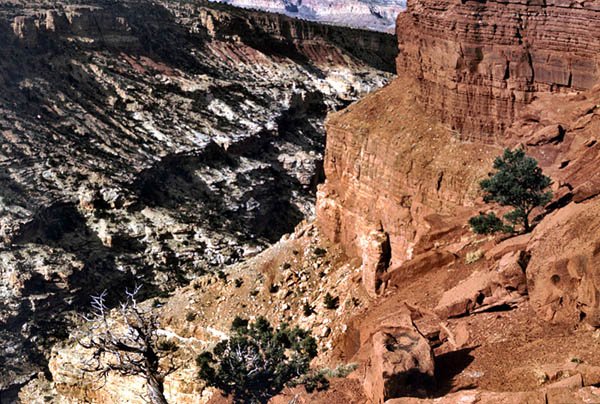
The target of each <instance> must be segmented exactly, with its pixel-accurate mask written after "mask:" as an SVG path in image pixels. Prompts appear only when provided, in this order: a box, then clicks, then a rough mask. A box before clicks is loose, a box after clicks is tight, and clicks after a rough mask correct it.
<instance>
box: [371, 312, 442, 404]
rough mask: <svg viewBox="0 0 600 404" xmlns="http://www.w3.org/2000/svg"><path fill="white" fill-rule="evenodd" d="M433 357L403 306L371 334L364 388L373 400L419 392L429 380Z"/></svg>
mask: <svg viewBox="0 0 600 404" xmlns="http://www.w3.org/2000/svg"><path fill="white" fill-rule="evenodd" d="M433 377H434V357H433V352H432V350H431V347H430V346H429V343H428V341H427V339H426V338H425V337H424V336H423V335H422V334H421V333H420V332H419V330H417V328H416V327H415V325H414V324H413V321H412V318H411V311H410V309H409V308H408V307H407V306H403V307H402V309H401V310H400V311H399V312H398V313H396V315H395V316H393V317H389V318H387V319H386V320H384V321H383V322H382V323H381V327H380V328H379V329H378V330H377V331H376V332H375V333H374V334H373V335H372V337H371V341H370V353H369V358H368V360H367V362H366V364H365V379H364V388H365V392H366V394H367V396H368V397H369V398H370V399H371V400H372V402H373V403H383V402H384V401H386V400H388V399H390V398H394V397H402V396H415V395H423V394H424V392H425V389H427V388H428V387H430V385H431V384H432V383H433Z"/></svg>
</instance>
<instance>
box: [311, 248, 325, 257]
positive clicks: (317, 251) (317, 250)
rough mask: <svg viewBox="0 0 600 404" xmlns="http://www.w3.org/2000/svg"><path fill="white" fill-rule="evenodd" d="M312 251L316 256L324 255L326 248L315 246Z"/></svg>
mask: <svg viewBox="0 0 600 404" xmlns="http://www.w3.org/2000/svg"><path fill="white" fill-rule="evenodd" d="M313 252H314V254H315V255H316V256H317V257H324V256H325V254H327V250H326V249H324V248H321V247H317V248H315V249H314V251H313Z"/></svg>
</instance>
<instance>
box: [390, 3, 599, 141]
mask: <svg viewBox="0 0 600 404" xmlns="http://www.w3.org/2000/svg"><path fill="white" fill-rule="evenodd" d="M397 33H398V38H399V41H400V51H401V52H400V56H399V57H398V61H397V65H398V74H399V75H401V76H410V77H412V78H415V79H417V82H418V87H419V89H420V91H421V94H420V100H421V101H422V102H423V103H424V104H426V105H427V106H428V109H429V110H430V111H432V112H434V113H435V115H437V116H438V117H439V118H440V119H441V120H442V121H443V122H445V123H447V124H448V125H449V126H450V127H451V128H452V129H454V130H457V131H458V132H460V133H461V135H462V137H463V138H473V139H477V140H480V141H484V142H486V143H497V142H498V141H499V138H502V135H503V133H504V130H505V129H506V128H507V126H509V125H510V123H511V122H512V121H513V119H514V118H515V116H516V115H517V114H518V113H519V111H520V109H522V108H523V106H524V105H526V104H528V103H529V102H530V101H531V100H532V99H533V98H534V97H535V96H536V95H537V94H539V93H546V92H565V91H573V90H583V89H589V88H591V87H592V86H593V85H594V83H596V80H597V78H598V75H599V74H600V71H599V65H598V64H599V62H600V59H599V56H598V55H599V51H600V2H598V1H586V2H576V1H562V0H549V1H519V0H508V1H453V0H441V1H427V0H416V1H411V2H409V7H408V11H407V12H406V13H402V14H401V15H400V16H399V18H398V24H397Z"/></svg>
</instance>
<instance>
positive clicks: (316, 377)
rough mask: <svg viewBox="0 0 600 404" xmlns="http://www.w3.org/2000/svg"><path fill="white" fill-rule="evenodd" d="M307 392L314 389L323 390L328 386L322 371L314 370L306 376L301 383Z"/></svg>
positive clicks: (311, 391)
mask: <svg viewBox="0 0 600 404" xmlns="http://www.w3.org/2000/svg"><path fill="white" fill-rule="evenodd" d="M301 384H303V385H304V388H305V389H306V391H307V392H308V393H313V392H314V391H315V390H316V391H324V390H327V389H328V388H329V380H328V379H327V377H325V375H324V374H323V373H322V372H315V373H312V374H310V375H308V376H306V377H305V378H304V379H303V380H302V383H301Z"/></svg>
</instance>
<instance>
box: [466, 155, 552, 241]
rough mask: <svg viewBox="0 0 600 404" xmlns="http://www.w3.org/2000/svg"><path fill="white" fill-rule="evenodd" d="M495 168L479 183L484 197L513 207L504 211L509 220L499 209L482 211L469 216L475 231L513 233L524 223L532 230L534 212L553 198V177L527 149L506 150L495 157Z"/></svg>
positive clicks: (480, 232) (481, 232)
mask: <svg viewBox="0 0 600 404" xmlns="http://www.w3.org/2000/svg"><path fill="white" fill-rule="evenodd" d="M494 169H495V170H496V172H494V173H492V174H490V175H489V178H486V179H485V180H483V181H481V182H480V183H479V185H480V186H481V189H482V190H483V191H484V196H483V200H484V201H485V202H486V203H490V202H496V203H498V204H500V205H501V206H511V207H513V208H514V209H513V210H511V211H510V212H508V213H507V214H506V215H504V219H505V220H507V221H508V223H509V224H505V223H504V222H503V221H502V219H500V218H499V217H497V216H496V214H495V213H488V214H487V215H486V214H483V213H482V214H479V215H478V216H475V217H472V218H471V219H470V220H469V224H470V225H471V228H472V229H473V231H474V232H475V233H479V234H492V233H497V232H505V233H513V232H514V231H515V226H521V228H522V231H523V232H525V233H527V232H529V231H530V230H531V223H530V221H529V215H530V214H531V212H533V210H534V209H535V208H537V207H540V206H544V205H546V204H547V203H548V202H550V200H552V192H551V191H549V190H547V188H548V187H549V186H550V185H551V184H552V180H551V179H550V177H548V176H546V175H544V174H543V173H542V169H541V168H540V167H538V163H537V161H536V160H535V159H534V158H532V157H529V156H527V155H525V151H524V150H523V149H516V150H514V151H511V150H510V149H505V150H504V154H503V155H502V156H500V157H497V158H496V160H494Z"/></svg>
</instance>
